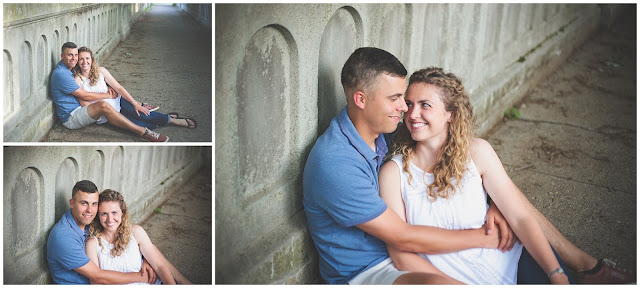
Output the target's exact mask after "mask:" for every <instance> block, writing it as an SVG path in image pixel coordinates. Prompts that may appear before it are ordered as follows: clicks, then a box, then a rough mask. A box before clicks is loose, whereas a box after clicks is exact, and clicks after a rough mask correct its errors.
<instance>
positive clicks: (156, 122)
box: [120, 98, 171, 129]
mask: <svg viewBox="0 0 640 288" xmlns="http://www.w3.org/2000/svg"><path fill="white" fill-rule="evenodd" d="M120 113H121V114H122V115H124V117H127V119H129V120H131V122H133V123H134V124H136V125H138V126H141V127H147V128H149V129H156V128H158V126H167V125H168V124H169V122H171V117H169V115H167V114H162V113H158V112H155V111H151V113H150V114H149V116H147V115H144V114H142V113H140V116H138V114H136V109H135V108H133V105H132V104H131V103H130V102H129V101H127V100H126V99H124V98H120Z"/></svg>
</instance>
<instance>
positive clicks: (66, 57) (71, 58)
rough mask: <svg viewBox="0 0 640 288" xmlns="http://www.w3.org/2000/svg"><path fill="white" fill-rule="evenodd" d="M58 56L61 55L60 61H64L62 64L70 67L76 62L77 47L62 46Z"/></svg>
mask: <svg viewBox="0 0 640 288" xmlns="http://www.w3.org/2000/svg"><path fill="white" fill-rule="evenodd" d="M60 57H62V63H64V66H67V68H69V69H71V68H73V67H74V66H76V63H78V48H64V51H63V52H62V54H61V55H60Z"/></svg>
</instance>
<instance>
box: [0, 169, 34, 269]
mask: <svg viewBox="0 0 640 288" xmlns="http://www.w3.org/2000/svg"><path fill="white" fill-rule="evenodd" d="M42 183H43V179H42V175H41V173H40V171H38V169H36V168H33V167H29V168H26V169H24V170H22V171H21V172H20V173H19V174H18V177H17V178H16V179H15V186H13V189H12V190H11V197H10V200H9V201H10V202H11V211H10V213H11V217H10V219H11V220H10V222H9V225H10V226H11V228H10V229H5V233H6V232H9V233H11V235H12V239H10V243H5V245H9V246H11V247H12V249H13V251H12V252H13V255H15V257H16V258H20V257H21V256H24V255H25V254H27V253H28V252H29V251H31V250H33V249H35V244H36V243H37V242H38V238H37V237H34V236H35V235H38V234H39V232H40V230H41V228H42V223H43V221H42V218H41V217H42V216H43V215H44V213H43V211H42V209H43V208H44V207H42V201H43V200H44V191H43V187H42V186H43V185H42ZM6 224H7V223H5V225H6ZM5 228H6V227H5ZM7 230H9V231H7ZM14 259H15V258H14Z"/></svg>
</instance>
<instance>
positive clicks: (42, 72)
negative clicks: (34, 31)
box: [35, 35, 50, 85]
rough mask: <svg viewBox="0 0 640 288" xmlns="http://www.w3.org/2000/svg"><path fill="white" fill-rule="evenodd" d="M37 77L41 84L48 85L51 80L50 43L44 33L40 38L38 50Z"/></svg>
mask: <svg viewBox="0 0 640 288" xmlns="http://www.w3.org/2000/svg"><path fill="white" fill-rule="evenodd" d="M36 61H37V62H36V71H35V72H36V77H37V80H36V81H37V82H36V83H38V84H39V85H40V84H42V85H47V82H49V68H50V66H49V43H48V42H47V36H45V35H42V36H41V37H40V39H39V40H38V49H37V52H36Z"/></svg>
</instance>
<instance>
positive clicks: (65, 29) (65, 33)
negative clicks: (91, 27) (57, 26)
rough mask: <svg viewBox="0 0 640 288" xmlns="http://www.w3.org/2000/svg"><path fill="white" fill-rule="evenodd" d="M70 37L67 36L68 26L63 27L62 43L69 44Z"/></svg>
mask: <svg viewBox="0 0 640 288" xmlns="http://www.w3.org/2000/svg"><path fill="white" fill-rule="evenodd" d="M70 39H71V35H69V26H65V27H64V42H70V41H71V40H70Z"/></svg>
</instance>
